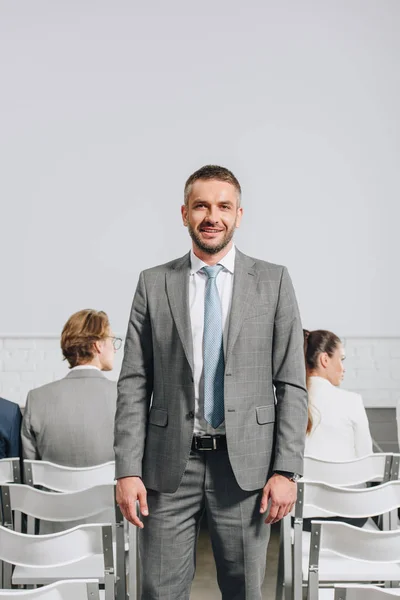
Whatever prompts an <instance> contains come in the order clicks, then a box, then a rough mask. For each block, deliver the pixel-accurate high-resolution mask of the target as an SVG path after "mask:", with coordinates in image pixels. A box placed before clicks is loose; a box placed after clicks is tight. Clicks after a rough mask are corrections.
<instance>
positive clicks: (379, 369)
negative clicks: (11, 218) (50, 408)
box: [0, 336, 400, 407]
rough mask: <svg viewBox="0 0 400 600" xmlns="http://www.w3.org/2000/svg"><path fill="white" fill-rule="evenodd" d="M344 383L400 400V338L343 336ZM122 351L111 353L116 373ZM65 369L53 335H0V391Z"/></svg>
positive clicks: (23, 391) (21, 391)
mask: <svg viewBox="0 0 400 600" xmlns="http://www.w3.org/2000/svg"><path fill="white" fill-rule="evenodd" d="M344 344H345V348H346V363H345V365H346V374H345V379H344V382H343V387H344V388H345V389H348V390H352V391H355V392H358V393H360V394H362V396H363V400H364V404H365V406H367V407H394V406H396V405H397V403H398V402H399V401H400V338H398V339H394V338H393V339H385V338H347V339H345V340H344ZM122 356H123V352H122V350H120V351H119V352H117V354H116V357H115V365H114V370H113V371H111V372H109V373H107V376H108V377H109V378H110V379H117V378H118V375H119V371H120V367H121V360H122ZM67 373H68V367H67V364H66V362H65V361H64V362H63V361H62V356H61V350H60V340H59V338H57V337H47V338H45V337H36V336H31V337H30V336H26V337H6V338H0V396H1V397H4V398H7V399H9V400H12V401H13V402H18V403H19V404H20V405H21V406H24V405H25V401H26V396H27V394H28V391H29V390H31V389H32V388H35V387H39V386H40V385H44V384H45V383H49V382H50V381H53V380H55V379H60V378H61V377H64V376H65V375H66V374H67Z"/></svg>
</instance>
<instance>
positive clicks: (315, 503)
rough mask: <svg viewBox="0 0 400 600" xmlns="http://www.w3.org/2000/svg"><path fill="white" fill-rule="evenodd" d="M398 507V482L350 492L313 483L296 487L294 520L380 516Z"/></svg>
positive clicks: (302, 483)
mask: <svg viewBox="0 0 400 600" xmlns="http://www.w3.org/2000/svg"><path fill="white" fill-rule="evenodd" d="M399 506H400V480H399V481H388V482H387V483H383V484H382V485H377V486H374V487H371V488H363V489H354V488H343V487H340V486H333V485H328V484H326V483H319V482H314V481H301V482H299V484H298V490H297V502H296V507H295V518H296V517H297V518H298V519H301V518H306V517H308V518H311V517H331V516H338V517H349V518H362V517H370V516H372V515H381V514H384V513H389V512H390V511H392V510H394V509H396V508H398V507H399Z"/></svg>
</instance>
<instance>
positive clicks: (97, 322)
mask: <svg viewBox="0 0 400 600" xmlns="http://www.w3.org/2000/svg"><path fill="white" fill-rule="evenodd" d="M109 329H110V322H109V320H108V316H107V315H106V313H105V312H103V311H102V310H100V311H97V310H93V309H91V308H86V309H84V310H80V311H78V312H76V313H74V314H73V315H71V316H70V318H69V319H68V321H67V322H66V323H65V325H64V328H63V330H62V334H61V350H62V353H63V356H64V360H67V361H68V362H69V365H70V368H71V369H72V368H73V367H76V366H77V365H84V364H86V363H88V362H90V361H91V360H92V359H93V358H94V349H93V344H94V343H95V342H96V341H98V340H103V339H105V338H106V337H107V335H108V333H109Z"/></svg>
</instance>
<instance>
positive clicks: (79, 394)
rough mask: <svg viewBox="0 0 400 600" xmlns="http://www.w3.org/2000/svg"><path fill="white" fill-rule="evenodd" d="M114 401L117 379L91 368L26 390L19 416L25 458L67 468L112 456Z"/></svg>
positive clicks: (89, 464)
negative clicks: (22, 409) (25, 398)
mask: <svg viewBox="0 0 400 600" xmlns="http://www.w3.org/2000/svg"><path fill="white" fill-rule="evenodd" d="M116 399H117V386H116V383H115V382H114V381H110V380H109V379H107V378H106V377H105V375H103V373H101V371H98V370H95V369H82V370H78V371H71V372H70V373H68V375H67V376H66V377H64V379H60V380H59V381H54V382H52V383H48V384H47V385H44V386H42V387H40V388H37V389H35V390H31V391H30V392H29V394H28V398H27V401H26V406H25V411H24V416H23V419H22V432H21V437H22V452H23V456H24V458H30V459H38V460H39V459H41V460H48V461H50V462H54V463H57V464H60V465H67V466H69V467H88V466H92V465H96V464H101V463H104V462H108V461H110V460H114V452H113V423H114V415H115V405H116Z"/></svg>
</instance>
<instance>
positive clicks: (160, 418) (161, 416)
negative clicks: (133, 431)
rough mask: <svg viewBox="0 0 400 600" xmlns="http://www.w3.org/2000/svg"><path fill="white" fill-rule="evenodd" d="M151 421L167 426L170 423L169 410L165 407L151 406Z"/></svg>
mask: <svg viewBox="0 0 400 600" xmlns="http://www.w3.org/2000/svg"><path fill="white" fill-rule="evenodd" d="M149 423H151V424H152V425H157V426H158V427H166V426H167V424H168V411H166V410H165V408H151V409H150V414H149Z"/></svg>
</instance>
